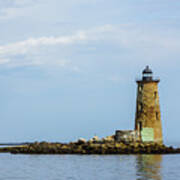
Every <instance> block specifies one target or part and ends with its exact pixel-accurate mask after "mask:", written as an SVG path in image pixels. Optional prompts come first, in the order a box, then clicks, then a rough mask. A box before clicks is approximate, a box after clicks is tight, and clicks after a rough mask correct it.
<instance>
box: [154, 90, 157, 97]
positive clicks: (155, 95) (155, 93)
mask: <svg viewBox="0 0 180 180" xmlns="http://www.w3.org/2000/svg"><path fill="white" fill-rule="evenodd" d="M154 98H155V99H156V98H157V92H156V91H155V92H154Z"/></svg>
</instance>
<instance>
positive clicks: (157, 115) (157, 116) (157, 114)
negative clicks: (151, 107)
mask: <svg viewBox="0 0 180 180" xmlns="http://www.w3.org/2000/svg"><path fill="white" fill-rule="evenodd" d="M158 119H159V113H158V112H156V120H158Z"/></svg>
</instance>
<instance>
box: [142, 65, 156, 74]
mask: <svg viewBox="0 0 180 180" xmlns="http://www.w3.org/2000/svg"><path fill="white" fill-rule="evenodd" d="M142 73H143V74H152V73H153V72H152V70H151V69H150V68H149V66H146V68H145V69H144V70H143V72H142Z"/></svg>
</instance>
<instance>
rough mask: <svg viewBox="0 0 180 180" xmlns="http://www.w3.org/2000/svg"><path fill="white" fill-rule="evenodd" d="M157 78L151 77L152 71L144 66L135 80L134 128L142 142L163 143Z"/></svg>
mask: <svg viewBox="0 0 180 180" xmlns="http://www.w3.org/2000/svg"><path fill="white" fill-rule="evenodd" d="M159 81H160V80H159V79H154V78H153V72H152V70H151V69H150V68H149V66H146V68H145V69H144V70H143V72H142V79H139V80H137V81H136V82H137V85H138V87H137V102H136V117H135V130H136V131H137V132H138V133H139V137H140V140H141V141H142V142H156V143H163V137H162V125H161V113H160V105H159V95H158V83H159Z"/></svg>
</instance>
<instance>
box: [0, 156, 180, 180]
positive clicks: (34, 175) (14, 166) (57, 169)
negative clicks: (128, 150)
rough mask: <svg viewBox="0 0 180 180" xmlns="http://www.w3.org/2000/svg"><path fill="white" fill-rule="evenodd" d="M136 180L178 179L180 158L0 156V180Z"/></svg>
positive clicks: (179, 176)
mask: <svg viewBox="0 0 180 180" xmlns="http://www.w3.org/2000/svg"><path fill="white" fill-rule="evenodd" d="M135 179H136V180H149V179H155V180H166V179H167V180H178V179H180V155H11V154H0V180H135Z"/></svg>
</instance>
